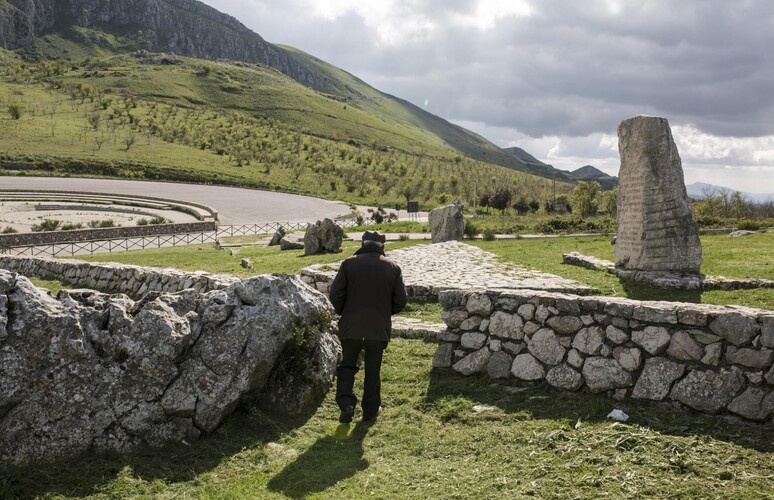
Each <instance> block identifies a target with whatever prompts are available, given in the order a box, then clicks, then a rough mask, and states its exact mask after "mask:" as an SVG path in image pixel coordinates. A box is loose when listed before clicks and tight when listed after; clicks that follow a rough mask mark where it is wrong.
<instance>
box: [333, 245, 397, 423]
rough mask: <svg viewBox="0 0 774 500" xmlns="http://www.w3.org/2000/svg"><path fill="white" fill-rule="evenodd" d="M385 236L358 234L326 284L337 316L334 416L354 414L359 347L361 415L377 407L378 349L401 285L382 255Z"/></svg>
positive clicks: (368, 416)
mask: <svg viewBox="0 0 774 500" xmlns="http://www.w3.org/2000/svg"><path fill="white" fill-rule="evenodd" d="M384 242H385V237H384V235H383V234H380V233H378V232H376V231H366V232H365V233H364V234H363V242H362V246H361V247H360V248H359V249H358V250H357V251H356V252H355V255H353V256H352V257H349V258H348V259H346V260H345V261H344V262H342V264H341V268H339V272H338V273H337V274H336V278H334V280H333V283H332V284H331V294H330V297H331V304H333V307H334V308H335V309H336V313H337V314H340V315H341V318H340V319H339V339H340V340H341V348H342V360H341V363H339V366H338V368H337V370H336V403H337V404H338V405H339V408H340V409H341V414H340V416H339V422H341V423H343V424H348V423H350V422H352V418H353V417H354V415H355V406H356V405H357V397H356V396H355V393H354V384H355V374H356V373H357V372H358V369H359V368H358V363H357V361H358V357H359V355H360V352H361V351H364V354H365V355H364V368H365V379H364V381H363V399H362V402H361V407H362V409H363V420H364V421H370V420H374V419H376V417H377V416H378V415H379V412H380V411H381V409H382V408H381V403H382V400H381V375H380V372H381V367H382V354H383V352H384V350H385V348H386V347H387V343H388V342H389V341H390V333H391V331H392V318H391V316H392V315H393V314H397V313H399V312H400V311H402V310H403V308H404V307H405V306H406V288H405V286H404V285H403V276H402V273H401V269H400V267H399V266H398V265H397V264H396V263H394V262H393V261H391V260H390V259H388V258H387V257H385V256H384Z"/></svg>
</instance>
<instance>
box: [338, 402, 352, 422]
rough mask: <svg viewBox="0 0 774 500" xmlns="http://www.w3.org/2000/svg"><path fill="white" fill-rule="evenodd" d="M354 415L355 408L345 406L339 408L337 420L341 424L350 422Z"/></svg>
mask: <svg viewBox="0 0 774 500" xmlns="http://www.w3.org/2000/svg"><path fill="white" fill-rule="evenodd" d="M354 417H355V408H354V407H353V406H347V407H346V408H344V409H343V410H341V413H340V414H339V422H340V423H342V424H348V423H350V422H352V419H353V418H354Z"/></svg>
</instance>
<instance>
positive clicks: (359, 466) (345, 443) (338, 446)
mask: <svg viewBox="0 0 774 500" xmlns="http://www.w3.org/2000/svg"><path fill="white" fill-rule="evenodd" d="M348 427H349V426H345V425H340V426H339V429H338V430H337V435H335V436H325V437H322V438H320V439H318V440H317V442H315V443H314V444H313V445H312V446H311V447H310V448H309V449H308V450H306V451H305V452H304V453H303V454H301V455H300V456H299V457H298V458H296V460H295V461H293V462H292V463H291V464H289V465H288V466H287V467H285V468H284V469H283V470H282V471H281V472H280V473H279V474H277V475H276V476H274V477H273V478H271V480H270V481H269V483H268V485H267V486H268V489H269V491H274V492H278V493H283V494H284V495H287V496H288V497H290V498H294V499H295V498H305V497H306V496H307V495H309V494H312V493H319V492H322V491H325V490H326V489H328V488H330V487H331V486H333V485H335V484H336V483H338V482H339V481H341V480H343V479H346V478H348V477H350V476H352V475H354V474H355V473H357V472H358V471H361V470H364V469H366V468H368V465H369V464H368V461H367V460H365V459H364V458H363V439H364V438H365V436H366V434H367V433H368V428H369V427H370V426H369V424H367V423H363V422H359V423H358V424H357V425H355V428H354V429H353V430H352V433H351V434H349V435H348V436H346V437H345V434H346V432H347V431H348V430H349V429H348Z"/></svg>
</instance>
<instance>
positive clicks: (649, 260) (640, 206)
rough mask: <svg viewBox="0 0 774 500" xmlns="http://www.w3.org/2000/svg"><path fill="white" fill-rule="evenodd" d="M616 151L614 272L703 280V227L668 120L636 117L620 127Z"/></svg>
mask: <svg viewBox="0 0 774 500" xmlns="http://www.w3.org/2000/svg"><path fill="white" fill-rule="evenodd" d="M618 150H619V153H620V155H621V169H620V171H619V173H618V204H617V206H618V235H617V238H616V243H615V265H616V268H619V269H624V270H632V271H649V272H667V273H684V274H699V269H700V267H701V260H702V257H701V242H700V241H699V227H698V225H697V224H696V221H695V220H694V218H693V210H692V209H691V206H690V205H689V203H688V196H687V194H686V190H685V180H684V177H683V168H682V163H681V161H680V155H679V154H678V152H677V146H676V145H675V142H674V140H673V139H672V132H671V130H670V128H669V123H668V122H667V120H666V118H659V117H655V116H636V117H634V118H629V119H628V120H624V121H622V122H621V123H620V124H619V125H618Z"/></svg>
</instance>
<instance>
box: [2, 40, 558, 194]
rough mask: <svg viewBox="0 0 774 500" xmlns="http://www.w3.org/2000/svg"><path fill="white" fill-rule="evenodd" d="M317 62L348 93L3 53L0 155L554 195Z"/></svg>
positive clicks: (257, 177) (164, 67)
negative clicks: (467, 152) (464, 150)
mask: <svg viewBox="0 0 774 500" xmlns="http://www.w3.org/2000/svg"><path fill="white" fill-rule="evenodd" d="M320 65H321V68H323V69H324V70H325V71H326V72H327V74H329V75H330V80H331V81H336V82H338V83H337V84H338V85H344V86H346V87H348V88H349V89H350V90H349V93H348V96H347V97H346V98H343V97H341V96H338V95H332V94H326V93H322V92H318V91H314V90H312V89H309V88H307V87H305V86H302V85H300V84H298V83H296V82H295V81H293V80H292V79H290V78H288V77H287V76H285V75H283V74H282V73H279V72H278V71H276V70H274V69H271V68H267V67H265V66H260V65H250V64H244V63H238V62H213V61H205V60H199V59H189V58H182V57H175V56H171V55H160V54H145V55H140V54H136V53H134V54H131V55H129V54H125V55H117V56H110V57H105V58H99V59H91V60H87V61H85V62H83V63H73V62H66V61H43V62H40V63H25V62H21V61H19V60H18V59H16V58H15V57H14V56H13V55H12V54H8V53H4V54H3V56H2V60H0V111H1V113H0V130H2V132H3V133H2V134H0V166H2V167H3V169H4V173H11V172H18V171H25V172H27V173H48V174H59V175H61V174H70V175H107V176H118V177H127V178H159V179H171V180H186V181H192V182H211V183H218V184H235V185H246V186H254V187H263V188H268V189H276V190H286V191H292V192H298V193H305V194H314V195H317V196H322V197H325V198H335V199H343V200H348V201H351V202H356V203H368V204H381V205H386V206H393V205H395V204H397V203H401V202H402V203H405V201H406V199H407V198H412V199H418V200H420V202H421V203H422V205H423V206H424V207H425V208H428V207H432V206H437V205H438V204H439V203H442V202H445V201H447V200H450V199H455V198H459V199H461V200H462V201H463V202H466V203H468V204H471V203H472V201H473V199H474V197H476V196H477V195H479V196H480V194H481V193H483V192H485V191H494V190H495V189H496V188H497V187H498V186H502V185H507V186H510V187H511V188H512V189H513V190H514V191H516V192H517V193H521V194H523V195H524V196H526V197H528V198H531V199H537V200H542V199H547V198H548V196H549V193H552V188H551V186H550V181H548V180H546V179H542V178H537V177H534V176H531V175H527V174H523V173H520V172H516V171H514V170H511V169H507V168H503V167H500V166H496V165H493V164H490V163H487V162H483V161H478V160H473V159H471V158H468V157H466V156H464V155H462V154H460V152H459V151H457V150H455V149H453V148H452V147H450V146H449V145H448V143H447V142H446V141H445V140H444V139H443V138H440V137H439V136H438V135H437V134H436V133H434V132H433V129H430V128H427V127H425V126H423V125H422V124H421V123H417V120H416V115H415V114H413V113H412V112H411V110H410V109H409V108H408V107H407V106H405V105H404V104H402V103H401V102H400V101H397V100H393V99H389V98H387V96H385V95H383V94H381V93H379V92H378V91H375V90H374V89H372V88H370V87H368V86H367V85H365V84H363V83H362V82H359V81H357V80H356V79H355V78H354V77H352V76H351V75H348V74H346V73H345V72H343V71H341V70H338V69H336V68H333V67H332V66H329V65H325V64H323V63H320ZM321 71H322V70H321ZM333 90H335V89H333ZM460 130H462V129H460ZM460 133H461V134H464V133H467V132H464V131H461V132H460ZM467 134H469V133H467ZM469 135H470V134H469ZM482 144H486V142H485V141H483V140H482ZM568 190H569V185H560V186H559V192H560V193H561V192H566V191H568Z"/></svg>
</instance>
